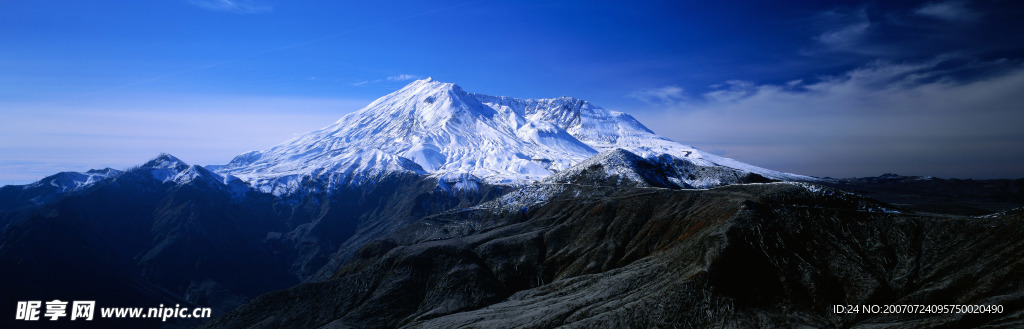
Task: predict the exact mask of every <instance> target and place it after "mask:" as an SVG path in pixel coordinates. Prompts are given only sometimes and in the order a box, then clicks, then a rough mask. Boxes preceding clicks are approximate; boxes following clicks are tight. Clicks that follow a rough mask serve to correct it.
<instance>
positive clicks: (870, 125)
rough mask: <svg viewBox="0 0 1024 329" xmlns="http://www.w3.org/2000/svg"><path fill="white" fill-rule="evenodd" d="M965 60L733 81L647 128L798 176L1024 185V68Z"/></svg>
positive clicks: (682, 98)
mask: <svg viewBox="0 0 1024 329" xmlns="http://www.w3.org/2000/svg"><path fill="white" fill-rule="evenodd" d="M960 60H962V58H959V57H956V56H940V57H937V58H933V59H930V60H927V61H920V62H903V63H891V62H881V61H878V62H873V63H871V64H868V65H864V66H862V67H859V68H857V69H854V70H850V71H848V72H845V73H843V74H840V75H835V76H827V77H823V78H819V79H816V80H815V82H812V83H804V82H802V81H793V82H790V83H786V84H780V85H774V84H755V83H752V82H739V81H732V82H729V83H726V84H723V85H721V86H719V89H717V90H714V91H711V92H708V93H705V94H702V95H697V96H686V95H679V96H678V97H675V98H674V99H678V100H679V101H677V102H676V103H675V104H674V105H673V106H671V107H670V108H669V109H667V110H665V111H663V112H661V113H656V114H644V115H640V117H641V119H642V121H643V122H645V123H648V124H649V127H650V128H651V129H653V130H654V131H656V132H658V133H660V134H663V135H665V136H667V137H669V138H672V139H674V140H677V141H680V142H683V143H687V144H692V145H694V146H697V147H701V148H704V149H718V150H725V151H726V152H727V153H728V154H729V155H731V156H734V157H735V158H736V159H738V160H742V161H746V162H749V163H753V164H757V165H761V166H765V167H768V168H772V169H778V170H785V171H791V172H796V173H801V174H809V175H816V176H832V177H848V176H867V175H878V174H881V173H885V172H898V173H903V174H913V175H932V176H940V177H973V178H1019V177H1024V152H1022V151H1020V150H1024V130H1022V129H1020V122H1024V108H1021V106H1020V104H1024V93H1021V92H1020V91H1021V90H1024V65H1021V63H1020V62H1014V61H1006V60H1003V61H991V62H977V61H967V62H962V61H960ZM950 63H959V64H956V66H955V67H949V66H950V65H951V64H950ZM964 72H998V73H986V74H984V75H983V76H977V75H971V74H964ZM959 75H967V76H971V77H972V78H971V79H963V78H958V76H959ZM636 94H637V95H640V94H644V92H638V93H636Z"/></svg>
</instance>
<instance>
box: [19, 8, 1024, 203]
mask: <svg viewBox="0 0 1024 329" xmlns="http://www.w3.org/2000/svg"><path fill="white" fill-rule="evenodd" d="M1022 18H1024V6H1022V5H1021V4H1019V2H1016V1H884V2H883V1H835V2H824V1H810V2H793V3H785V2H778V1H730V2H714V1H693V2H680V1H665V2H625V1H559V2H555V3H551V2H548V1H536V2H531V1H485V0H481V1H469V2H465V1H431V2H422V1H375V2H372V3H371V2H359V3H353V2H349V1H332V2H327V1H318V2H307V1H277V0H245V1H243V0H159V1H98V2H93V1H48V0H42V1H7V2H4V3H2V4H0V45H3V46H2V47H0V119H2V122H0V185H4V184H23V183H28V182H31V181H34V180H37V179H39V178H42V177H44V176H46V175H49V174H53V173H56V172H59V171H84V170H87V169H90V168H102V167H114V168H125V167H128V166H131V165H135V164H139V163H142V162H145V161H146V160H147V159H149V158H152V157H154V156H156V155H157V154H159V153H160V152H167V153H171V154H174V155H176V156H178V157H179V158H181V159H183V160H185V161H187V162H190V163H198V164H223V163H225V162H227V161H228V160H230V159H231V158H232V157H233V156H235V155H237V154H240V153H243V152H245V151H249V150H256V149H265V148H268V147H270V146H272V145H274V144H277V143H279V142H282V141H284V140H286V139H289V138H291V137H293V136H295V135H297V134H300V133H303V132H306V131H309V130H313V129H316V128H320V127H322V126H326V125H327V124H330V123H331V122H333V121H335V120H337V119H338V118H340V117H341V116H342V115H344V114H345V113H348V112H351V111H354V110H356V109H359V108H361V107H362V106H364V105H366V104H367V103H369V102H370V101H372V100H373V99H375V98H377V97H380V96H382V95H384V94H387V93H389V92H391V91H394V90H396V89H398V88H401V87H402V86H403V85H404V84H406V83H408V82H409V80H411V79H415V78H422V77H427V76H432V77H434V78H435V79H438V80H442V81H448V82H455V83H458V84H459V85H461V86H462V87H463V88H464V89H466V90H467V91H471V92H479V93H485V94H492V95H506V96H514V97H529V98H541V97H557V96H574V97H578V98H583V99H586V100H589V101H591V102H593V103H595V104H597V105H599V106H602V107H605V108H609V109H613V110H619V111H624V112H628V113H631V114H633V115H634V116H636V117H637V118H638V119H640V120H641V122H644V123H645V124H647V125H648V126H649V127H650V128H652V129H653V130H654V131H656V132H658V133H660V134H662V135H664V136H666V137H669V138H672V139H674V140H676V141H679V142H682V143H684V144H689V145H694V146H696V147H699V148H702V149H705V150H708V151H711V152H713V153H718V154H721V155H724V156H728V157H732V158H735V159H738V160H741V161H745V162H749V163H752V164H755V165H759V166H763V167H767V168H771V169H776V170H782V171H789V172H795V173H800V174H807V175H815V176H832V177H849V176H869V175H871V176H874V175H879V174H882V173H885V172H896V173H901V174H907V175H934V176H940V177H960V178H969V177H970V178H1020V177H1024V129H1022V128H1021V123H1022V122H1024V105H1022V104H1024V39H1022V36H1024V23H1022V21H1024V19H1022Z"/></svg>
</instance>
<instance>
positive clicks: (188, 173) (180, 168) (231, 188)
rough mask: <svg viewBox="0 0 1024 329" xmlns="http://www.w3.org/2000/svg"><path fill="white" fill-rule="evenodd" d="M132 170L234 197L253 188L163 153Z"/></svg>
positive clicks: (233, 177) (173, 182)
mask: <svg viewBox="0 0 1024 329" xmlns="http://www.w3.org/2000/svg"><path fill="white" fill-rule="evenodd" d="M129 171H130V172H142V173H143V174H144V175H146V173H148V175H147V176H150V177H152V178H153V180H155V181H157V182H160V183H172V184H175V185H177V186H184V185H205V186H211V187H214V188H217V189H223V190H225V191H227V192H228V193H229V194H231V195H232V196H233V197H236V198H237V197H241V196H244V195H245V193H246V192H248V191H249V190H251V189H252V188H251V187H250V186H249V184H248V183H246V182H245V181H243V180H241V179H239V178H238V177H235V176H232V175H221V174H217V173H215V172H212V171H210V170H208V169H206V168H205V167H203V166H200V165H190V164H187V163H185V162H184V161H181V160H180V159H178V158H176V157H174V156H173V155H170V154H166V153H162V154H160V155H159V156H157V157H156V158H154V159H152V160H149V161H148V162H146V163H145V164H143V165H141V166H139V167H138V168H135V169H131V170H129Z"/></svg>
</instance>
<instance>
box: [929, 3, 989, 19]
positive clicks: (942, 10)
mask: <svg viewBox="0 0 1024 329" xmlns="http://www.w3.org/2000/svg"><path fill="white" fill-rule="evenodd" d="M914 13H915V14H917V15H921V16H926V17H932V18H937V19H941V20H944V21H950V22H965V21H972V20H974V19H976V18H978V17H979V16H981V14H980V13H978V12H976V11H974V10H971V9H970V8H968V7H967V4H966V3H964V2H963V1H956V0H951V1H944V2H932V3H928V4H925V5H924V6H921V7H920V8H918V9H917V10H915V11H914Z"/></svg>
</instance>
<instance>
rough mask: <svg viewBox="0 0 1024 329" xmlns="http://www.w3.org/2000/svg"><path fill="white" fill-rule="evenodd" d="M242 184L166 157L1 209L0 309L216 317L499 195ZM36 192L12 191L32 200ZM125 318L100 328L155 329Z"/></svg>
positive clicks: (411, 185) (422, 183)
mask: <svg viewBox="0 0 1024 329" xmlns="http://www.w3.org/2000/svg"><path fill="white" fill-rule="evenodd" d="M55 177H58V176H55ZM237 183H240V182H239V181H238V180H237V179H235V180H232V179H231V177H227V178H225V177H223V176H219V175H217V174H215V173H212V172H210V171H208V170H206V169H204V168H203V167H201V166H190V165H187V164H185V163H183V162H181V161H180V160H177V159H175V158H173V157H171V156H169V155H162V156H160V157H158V158H156V159H154V160H153V161H150V162H148V163H146V164H144V165H142V166H140V167H137V168H133V169H130V170H128V171H126V172H124V173H116V175H112V176H111V177H107V178H105V179H103V180H100V181H98V182H92V184H89V185H88V186H84V187H82V188H80V189H77V190H68V191H60V194H55V192H53V191H50V192H49V194H47V193H39V195H42V196H43V198H35V199H34V200H35V201H24V202H22V201H19V202H20V203H19V202H15V203H12V204H14V206H12V208H13V209H8V210H6V211H0V264H2V265H3V266H0V277H3V278H5V279H7V280H8V281H7V282H11V283H17V284H5V285H4V294H3V297H2V299H0V304H2V305H0V306H3V307H4V309H12V310H13V309H14V308H15V303H16V302H17V301H25V300H53V299H61V300H69V299H72V300H73V299H79V300H96V301H97V303H98V305H99V306H101V307H117V306H135V307H155V306H157V305H159V304H165V305H174V304H181V305H186V306H187V307H191V306H194V307H210V308H212V309H213V311H214V315H220V314H222V313H224V312H227V311H228V310H230V309H232V308H234V307H236V306H238V305H239V304H240V303H242V302H244V301H246V300H248V299H250V298H253V297H255V296H258V295H260V294H263V293H265V292H268V291H272V290H277V289H284V288H287V287H290V286H292V285H295V284H297V283H298V282H300V281H301V280H303V279H306V278H309V277H313V276H314V275H315V274H316V273H317V271H320V270H321V268H331V266H334V267H340V265H332V263H330V262H329V261H333V262H344V261H345V260H347V259H348V258H349V257H351V254H352V253H353V252H354V251H355V250H356V249H357V248H358V247H359V246H362V245H363V244H364V243H365V242H366V241H369V240H371V239H373V238H376V237H379V236H381V235H383V234H386V233H390V232H392V231H394V230H396V229H398V228H400V227H402V226H404V225H406V224H408V223H410V222H412V221H414V220H416V219H419V218H422V217H423V216H427V215H430V214H434V213H438V212H441V211H443V210H447V209H449V208H452V207H459V206H469V205H475V204H478V203H480V202H481V201H483V199H482V198H492V197H494V196H496V195H497V194H500V192H501V191H502V190H501V189H500V188H494V187H491V186H489V185H486V184H477V185H475V190H474V193H457V192H453V191H451V190H445V189H443V188H441V187H440V186H441V185H443V182H442V183H440V184H439V181H438V180H437V179H433V178H427V177H423V176H418V175H389V176H385V177H379V179H378V180H377V181H375V182H374V184H372V185H371V184H365V185H363V186H360V187H359V188H343V189H335V190H333V191H331V192H330V193H327V192H321V193H310V194H307V195H305V196H302V197H298V198H292V199H282V198H279V197H277V196H274V195H271V194H266V193H261V192H258V191H255V190H253V189H251V188H249V187H248V186H247V185H245V184H244V183H241V185H238V184H237ZM305 183H306V184H310V185H315V184H316V182H305ZM36 185H41V186H44V187H49V186H53V185H51V184H36ZM35 188H36V187H35V186H27V188H26V187H23V186H12V187H10V188H9V189H8V190H11V191H27V192H19V193H21V195H29V194H27V193H28V192H34V191H35V190H34V189H35ZM310 190H314V188H310ZM39 200H45V202H42V201H39ZM4 321H5V323H7V321H11V320H10V319H5V320H4ZM182 322H183V323H182ZM126 323H127V324H118V323H113V324H112V323H111V322H103V321H101V322H99V323H97V325H98V326H100V327H103V326H109V325H128V326H132V327H137V326H160V325H161V323H160V321H156V322H154V321H148V322H147V321H145V320H134V321H129V322H126ZM16 324H17V325H24V324H25V323H10V325H16ZM174 325H180V326H185V327H192V326H195V325H198V322H196V321H191V322H190V321H179V322H178V323H175V324H174ZM3 327H8V326H7V325H3Z"/></svg>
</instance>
